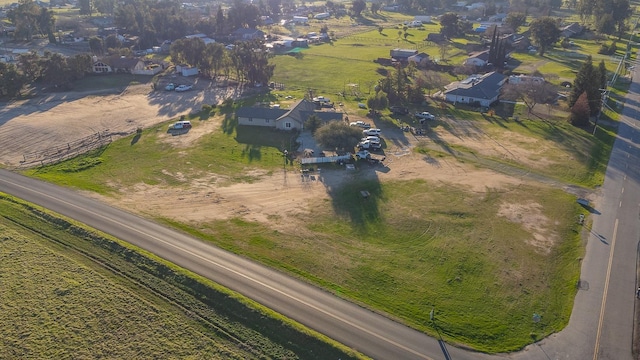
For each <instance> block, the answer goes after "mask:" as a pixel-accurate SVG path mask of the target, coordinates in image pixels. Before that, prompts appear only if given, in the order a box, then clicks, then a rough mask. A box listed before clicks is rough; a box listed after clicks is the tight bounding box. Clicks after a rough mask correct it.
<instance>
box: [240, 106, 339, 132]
mask: <svg viewBox="0 0 640 360" xmlns="http://www.w3.org/2000/svg"><path fill="white" fill-rule="evenodd" d="M316 109H317V106H316V104H314V103H312V102H310V101H308V100H304V99H303V100H300V101H298V102H296V103H294V104H293V105H291V108H289V109H265V108H260V107H243V108H240V109H238V111H236V116H238V125H247V126H265V127H272V128H276V129H278V130H294V129H297V130H303V129H304V123H305V121H307V119H309V117H310V116H311V115H316V116H317V117H318V118H320V120H321V121H323V122H329V121H334V120H338V121H342V116H343V114H342V113H339V112H333V111H317V110H316Z"/></svg>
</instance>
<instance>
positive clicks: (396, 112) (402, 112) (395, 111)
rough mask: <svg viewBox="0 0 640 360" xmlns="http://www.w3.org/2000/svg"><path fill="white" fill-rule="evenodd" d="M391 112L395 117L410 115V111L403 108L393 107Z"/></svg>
mask: <svg viewBox="0 0 640 360" xmlns="http://www.w3.org/2000/svg"><path fill="white" fill-rule="evenodd" d="M389 110H391V113H392V114H394V115H407V114H408V113H409V109H407V108H406V107H403V106H391V107H390V108H389Z"/></svg>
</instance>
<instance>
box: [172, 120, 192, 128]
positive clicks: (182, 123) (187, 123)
mask: <svg viewBox="0 0 640 360" xmlns="http://www.w3.org/2000/svg"><path fill="white" fill-rule="evenodd" d="M190 128H191V121H188V120H180V121H176V122H175V123H173V124H171V126H169V129H173V130H182V129H190Z"/></svg>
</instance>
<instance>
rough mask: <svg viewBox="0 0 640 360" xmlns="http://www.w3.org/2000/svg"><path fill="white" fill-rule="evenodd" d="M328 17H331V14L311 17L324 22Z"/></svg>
mask: <svg viewBox="0 0 640 360" xmlns="http://www.w3.org/2000/svg"><path fill="white" fill-rule="evenodd" d="M329 17H331V14H329V13H328V12H324V13H320V14H315V15H314V16H313V18H314V19H316V20H325V19H328V18H329Z"/></svg>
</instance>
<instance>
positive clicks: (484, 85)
mask: <svg viewBox="0 0 640 360" xmlns="http://www.w3.org/2000/svg"><path fill="white" fill-rule="evenodd" d="M506 79H507V77H506V76H504V75H502V74H500V73H497V72H495V71H493V72H490V73H487V74H484V75H472V76H470V77H468V78H467V79H465V80H462V81H457V82H453V83H451V84H449V85H447V86H445V88H446V90H445V92H444V95H445V99H446V100H447V101H450V102H452V103H454V104H456V103H463V104H473V103H478V104H480V106H484V107H489V106H490V105H491V104H492V103H494V102H496V101H497V100H498V97H499V96H500V90H501V89H502V86H503V85H504V83H505V82H506Z"/></svg>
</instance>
